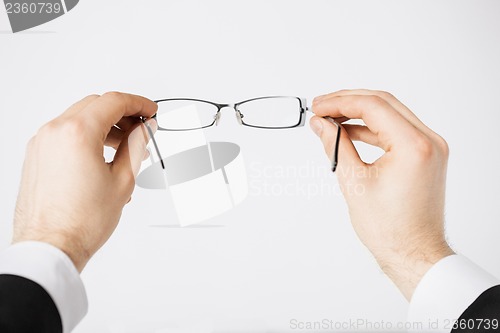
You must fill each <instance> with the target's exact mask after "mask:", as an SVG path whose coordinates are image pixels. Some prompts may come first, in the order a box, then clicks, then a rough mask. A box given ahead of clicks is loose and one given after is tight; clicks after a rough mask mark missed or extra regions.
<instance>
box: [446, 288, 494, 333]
mask: <svg viewBox="0 0 500 333" xmlns="http://www.w3.org/2000/svg"><path fill="white" fill-rule="evenodd" d="M481 319H482V320H483V322H482V323H481V326H480V327H478V326H477V325H478V323H479V321H480V320H481ZM473 322H475V325H476V326H475V327H474V329H471V328H472V327H473V326H472V323H473ZM488 322H489V323H491V324H492V325H489V327H488V325H487V323H488ZM460 323H462V324H463V325H464V326H463V327H467V326H465V325H467V323H469V325H470V326H469V327H467V328H463V329H461V328H460V326H458V328H457V329H454V330H452V331H451V332H452V333H457V332H474V333H488V332H500V285H498V286H496V287H493V288H490V289H488V290H486V291H485V292H483V293H482V294H481V295H480V296H479V297H478V298H477V299H476V300H475V301H474V303H472V304H471V305H470V306H469V307H468V308H467V310H465V312H464V313H463V314H462V315H461V316H460V319H458V323H457V324H458V325H459V324H460ZM494 323H496V325H494ZM495 327H496V329H495Z"/></svg>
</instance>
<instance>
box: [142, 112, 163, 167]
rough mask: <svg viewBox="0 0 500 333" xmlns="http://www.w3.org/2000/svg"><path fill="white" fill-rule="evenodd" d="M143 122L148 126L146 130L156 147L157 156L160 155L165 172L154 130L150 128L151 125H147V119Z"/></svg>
mask: <svg viewBox="0 0 500 333" xmlns="http://www.w3.org/2000/svg"><path fill="white" fill-rule="evenodd" d="M141 120H142V122H143V123H144V126H146V129H147V130H148V134H149V137H150V138H151V140H152V141H153V146H154V147H155V150H156V154H157V155H158V158H159V159H160V163H161V167H162V169H163V170H165V163H164V162H163V157H161V154H160V149H159V148H158V143H156V139H155V135H154V133H153V130H152V129H151V127H149V124H148V123H146V118H141Z"/></svg>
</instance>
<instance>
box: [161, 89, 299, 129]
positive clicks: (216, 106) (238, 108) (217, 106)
mask: <svg viewBox="0 0 500 333" xmlns="http://www.w3.org/2000/svg"><path fill="white" fill-rule="evenodd" d="M272 100H274V101H285V100H288V101H295V102H296V103H293V105H292V106H290V105H288V106H286V108H288V109H287V110H286V112H287V113H288V114H292V115H293V114H295V115H297V116H298V117H297V118H296V121H294V123H291V124H286V125H274V126H265V125H256V124H252V123H248V122H246V121H245V119H244V118H245V115H244V114H243V113H242V108H245V107H246V106H247V105H255V103H256V102H266V101H270V102H272ZM155 102H156V103H157V104H158V106H159V107H161V105H162V103H166V102H168V103H176V102H180V103H182V102H194V103H197V104H198V105H203V104H205V105H210V106H212V107H213V108H212V111H213V112H212V113H214V114H212V117H213V118H211V123H209V124H206V125H202V126H199V127H190V128H165V127H164V126H161V125H160V124H158V125H159V126H158V130H160V131H191V130H197V129H202V128H207V127H211V126H213V125H216V126H217V125H218V123H219V120H220V118H221V111H222V109H224V108H232V109H234V111H235V115H236V119H237V121H238V123H239V124H240V125H243V126H248V127H254V128H263V129H289V128H295V127H300V126H304V124H305V119H306V117H305V112H306V111H307V110H308V108H307V103H306V100H305V99H304V98H300V97H294V96H266V97H256V98H251V99H247V100H244V101H241V102H238V103H235V104H226V103H224V104H222V103H214V102H212V101H207V100H203V99H195V98H166V99H160V100H156V101H155ZM268 107H269V106H268ZM270 112H272V110H270ZM157 115H158V114H156V115H154V116H153V118H156V117H157Z"/></svg>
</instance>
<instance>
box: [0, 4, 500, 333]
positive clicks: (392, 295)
mask: <svg viewBox="0 0 500 333" xmlns="http://www.w3.org/2000/svg"><path fill="white" fill-rule="evenodd" d="M499 14H500V2H498V1H455V0H453V1H413V2H410V1H377V2H375V1H343V2H340V1H249V2H240V1H201V0H200V1H184V0H183V1H180V0H179V1H148V0H143V1H140V2H139V1H125V0H120V1H118V0H108V1H98V0H82V1H81V2H80V4H79V5H78V6H77V7H75V9H73V10H72V11H71V12H69V13H68V14H67V15H65V16H63V17H61V18H59V19H57V20H55V21H53V22H50V23H48V24H45V25H43V26H40V27H37V28H34V29H32V30H31V31H30V32H26V33H20V34H15V35H14V34H12V33H10V32H9V29H10V27H9V24H8V21H7V16H6V14H5V11H3V10H0V30H2V33H0V111H1V114H2V118H3V121H2V122H0V126H1V127H0V129H1V131H0V133H1V138H2V140H0V145H1V153H2V158H1V162H2V163H1V172H0V175H1V176H0V177H1V182H0V184H1V198H2V204H1V206H0V207H1V208H0V221H1V228H0V246H1V247H2V248H5V247H7V246H8V244H9V241H10V238H11V230H12V217H13V211H14V207H15V200H16V193H17V189H18V183H19V180H20V170H21V165H22V162H23V156H24V148H25V145H26V143H27V141H28V140H29V138H30V137H31V136H32V135H33V134H34V133H35V132H36V130H37V128H39V127H40V126H41V125H42V124H43V123H45V122H46V121H48V120H50V119H51V118H53V117H55V116H57V115H58V114H59V113H61V112H62V111H64V110H65V109H66V108H67V107H68V106H69V105H70V104H72V103H73V102H74V101H75V100H78V99H79V98H81V97H83V96H85V95H87V94H90V93H103V92H105V91H108V90H120V91H127V92H133V93H137V94H143V95H145V96H147V97H150V98H152V99H156V98H167V97H182V96H184V97H199V98H206V99H210V100H213V101H216V102H228V103H230V102H235V101H238V100H241V99H244V98H247V97H254V96H261V95H280V94H285V95H297V96H302V97H306V98H308V99H309V100H311V99H312V98H313V97H314V96H316V95H318V94H322V93H327V92H330V91H334V90H338V89H341V88H361V87H362V88H372V89H381V90H388V91H391V92H392V93H393V94H395V95H396V96H397V97H399V98H400V99H401V100H402V101H403V102H404V103H406V104H407V105H408V106H409V107H410V108H411V109H412V110H414V112H415V113H416V114H417V115H418V116H419V117H420V118H421V119H422V120H423V121H424V122H425V123H426V124H428V125H429V126H430V127H431V128H432V129H434V130H435V131H436V132H438V133H440V134H441V135H442V136H444V137H445V138H446V139H447V141H448V143H449V145H450V148H451V157H450V163H449V177H448V195H447V209H446V220H447V230H448V236H449V241H450V243H451V244H452V246H453V247H454V249H456V250H457V251H459V252H461V253H463V254H465V255H466V256H468V257H469V258H471V259H472V260H473V261H475V262H477V263H478V264H479V265H481V266H482V267H484V268H485V269H487V270H488V271H490V272H491V273H493V274H495V275H496V276H500V266H499V265H498V262H499V257H500V243H499V242H498V234H499V233H500V212H499V210H498V207H499V199H500V176H499V174H498V170H499V166H500V158H499V149H498V146H499V144H500V132H499V130H498V123H499V113H500V98H499V95H500V61H499V59H500V20H499V19H498V18H499V17H500V15H499ZM206 135H207V138H209V139H210V140H223V141H232V142H235V143H237V144H239V145H240V146H241V147H242V152H243V156H244V158H245V161H246V165H247V171H248V175H249V182H250V192H251V193H250V196H249V197H248V198H247V199H246V201H245V202H244V203H243V204H241V205H240V206H238V207H237V208H236V209H234V210H232V211H230V212H228V213H226V214H224V215H222V216H219V217H216V218H213V219H211V220H209V221H207V222H206V223H205V225H207V227H204V228H188V229H180V228H167V227H161V226H160V227H159V226H158V225H163V224H167V223H170V222H171V221H173V219H175V214H174V213H173V210H172V204H171V203H170V202H169V201H168V200H167V199H166V197H164V196H162V195H163V194H161V192H155V191H145V190H141V189H138V190H137V191H136V192H135V194H134V198H133V201H132V203H131V204H129V205H128V206H127V207H126V209H125V211H124V214H123V218H122V222H121V224H120V226H119V227H118V229H117V231H116V233H115V234H114V235H113V236H112V238H111V239H110V241H109V242H108V243H107V244H106V245H105V246H104V248H103V249H102V250H101V251H100V252H99V253H98V254H97V255H96V256H95V257H94V259H93V260H92V261H91V262H90V263H89V265H88V266H87V267H86V269H85V271H84V272H83V274H82V278H83V280H84V282H85V285H86V288H87V292H88V297H89V301H90V309H89V314H88V316H87V317H86V318H85V319H84V320H83V321H82V323H81V324H80V325H79V327H78V328H77V329H76V330H75V331H76V332H78V333H83V332H154V330H158V329H163V328H165V329H166V328H171V327H174V326H175V325H177V327H185V326H186V325H188V324H187V323H191V324H192V323H199V324H200V325H201V326H200V327H202V328H203V327H211V328H213V329H214V330H217V331H231V332H235V331H245V330H247V331H253V332H256V331H258V330H259V329H262V330H264V329H276V330H284V331H286V329H287V328H288V327H289V321H290V319H292V318H295V319H297V320H301V321H311V320H321V319H323V318H329V319H332V320H337V321H342V320H349V319H354V320H355V319H358V318H361V319H370V320H384V321H393V322H397V321H402V320H404V319H405V317H406V311H407V302H406V301H405V300H404V298H403V297H402V296H401V295H400V294H399V292H398V291H397V289H396V288H395V287H394V286H393V285H392V283H391V282H390V281H389V280H388V279H387V278H386V277H385V276H384V275H383V274H382V273H381V272H380V270H379V269H378V267H377V265H376V263H375V262H374V260H373V259H372V258H371V256H370V254H369V253H368V251H367V250H365V249H364V248H363V246H362V245H361V243H360V242H359V241H358V240H357V238H356V236H355V234H354V232H353V231H352V229H351V226H350V224H349V219H348V215H347V211H346V207H345V204H344V202H343V199H342V197H341V196H339V195H338V194H328V193H325V192H327V191H325V190H324V189H325V186H326V188H330V189H332V188H335V186H336V179H335V177H334V176H332V175H330V174H328V173H327V172H325V171H324V170H325V169H324V166H325V164H328V162H327V159H326V157H325V156H324V154H323V150H322V146H321V145H320V142H319V140H318V139H317V138H316V137H315V136H314V135H313V134H312V132H311V131H310V130H309V128H308V127H304V128H299V129H294V130H288V131H279V132H276V131H259V130H256V129H250V128H240V127H239V126H238V125H237V123H236V120H235V118H234V116H233V114H232V112H231V110H225V111H224V114H223V118H222V122H221V124H220V125H219V127H217V128H215V127H214V128H210V129H208V130H207V131H206ZM361 149H362V153H364V156H367V159H371V158H373V157H374V156H376V154H378V152H376V151H374V150H371V149H367V148H366V147H362V148H361ZM284 167H286V168H288V169H290V170H291V169H295V170H299V169H301V170H303V171H302V174H301V176H300V177H298V178H294V177H293V175H292V174H289V175H288V176H287V175H285V176H283V175H279V174H273V173H274V171H277V170H278V171H279V169H280V168H284ZM290 170H289V171H290ZM304 170H306V171H304ZM318 170H323V171H322V172H318ZM263 171H266V173H267V176H266V177H260V175H259V173H261V172H263ZM265 184H267V185H268V186H271V187H272V188H273V189H274V191H277V193H275V194H277V195H263V194H262V193H261V194H260V195H259V193H257V192H258V191H260V190H262V188H263V186H264V185H265ZM290 184H292V185H293V186H295V187H296V188H297V189H299V190H297V191H291V192H290V191H289V192H288V193H286V194H283V195H280V193H279V190H280V189H283V188H284V187H285V186H288V185H290ZM325 184H326V185H325ZM304 186H306V187H307V186H312V187H311V188H316V189H318V188H323V193H313V192H310V193H307V192H301V191H300V189H301V188H304ZM321 186H323V187H321ZM288 188H290V186H289V187H288ZM252 189H253V190H252ZM152 225H156V227H152ZM210 226H212V227H210ZM120 325H124V326H123V327H122V328H120ZM164 332H166V331H164ZM169 332H173V331H169Z"/></svg>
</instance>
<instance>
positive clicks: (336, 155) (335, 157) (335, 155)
mask: <svg viewBox="0 0 500 333" xmlns="http://www.w3.org/2000/svg"><path fill="white" fill-rule="evenodd" d="M305 110H306V111H308V112H311V113H312V114H314V112H312V110H311V109H310V108H309V107H306V108H305ZM324 118H325V119H326V120H328V121H329V122H330V123H332V124H334V125H335V126H337V138H336V139H335V151H334V152H333V157H332V172H335V170H337V165H338V163H339V145H340V133H342V128H341V127H340V124H339V123H338V122H336V121H335V119H333V118H332V117H324Z"/></svg>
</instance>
